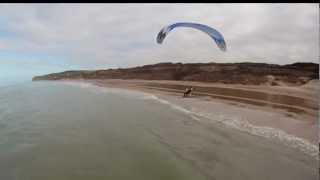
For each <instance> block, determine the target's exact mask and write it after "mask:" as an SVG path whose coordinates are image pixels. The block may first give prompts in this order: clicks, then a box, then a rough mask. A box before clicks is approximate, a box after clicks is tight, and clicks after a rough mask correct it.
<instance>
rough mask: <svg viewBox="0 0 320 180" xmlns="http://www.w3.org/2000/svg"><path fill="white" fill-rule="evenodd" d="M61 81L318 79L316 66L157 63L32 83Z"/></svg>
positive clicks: (67, 74)
mask: <svg viewBox="0 0 320 180" xmlns="http://www.w3.org/2000/svg"><path fill="white" fill-rule="evenodd" d="M63 79H142V80H177V81H198V82H218V83H225V84H246V85H259V84H270V85H282V84H286V85H303V84H305V83H307V82H308V81H310V80H312V79H319V64H315V63H294V64H288V65H276V64H266V63H249V62H245V63H186V64H183V63H158V64H152V65H144V66H138V67H133V68H126V69H120V68H119V69H106V70H94V71H88V70H75V71H64V72H60V73H52V74H47V75H43V76H35V77H33V79H32V80H33V81H38V80H63Z"/></svg>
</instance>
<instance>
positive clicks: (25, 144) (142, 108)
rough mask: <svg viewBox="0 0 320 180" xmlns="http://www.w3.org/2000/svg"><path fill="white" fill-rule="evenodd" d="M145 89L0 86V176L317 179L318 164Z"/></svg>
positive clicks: (41, 84)
mask: <svg viewBox="0 0 320 180" xmlns="http://www.w3.org/2000/svg"><path fill="white" fill-rule="evenodd" d="M199 118H200V117H197V118H195V117H194V116H191V115H190V114H189V113H188V112H187V111H183V110H181V109H179V108H177V107H176V108H172V106H169V105H167V104H164V103H159V101H155V100H154V99H153V98H149V95H147V94H143V93H138V92H133V91H126V90H120V89H105V88H99V87H94V86H91V85H87V84H80V83H75V84H72V83H71V84H70V83H69V84H68V83H67V84H65V83H56V82H50V83H49V82H32V83H25V84H19V85H11V86H6V87H2V88H1V89H0V179H6V180H11V179H12V180H14V179H17V180H20V179H23V180H26V179H30V180H31V179H32V180H37V179H59V180H64V179H76V180H80V179H97V180H98V179H139V180H142V179H148V180H149V179H166V180H170V179H175V180H178V179H183V180H185V179H197V180H201V179H237V180H241V179H244V180H249V179H254V180H255V179H261V180H263V179H281V180H286V179H290V180H291V179H292V180H294V179H301V180H306V179H308V180H309V179H310V180H311V179H318V176H317V174H318V163H317V161H316V160H315V159H314V158H313V157H310V156H308V155H306V154H304V153H302V152H300V151H297V150H295V149H292V148H289V147H287V146H284V145H282V144H280V143H279V142H274V141H271V140H268V139H266V138H261V137H257V136H253V135H250V134H247V133H242V132H240V131H235V130H233V129H228V128H226V127H224V126H221V125H220V124H219V123H210V124H207V123H206V122H205V121H201V119H199Z"/></svg>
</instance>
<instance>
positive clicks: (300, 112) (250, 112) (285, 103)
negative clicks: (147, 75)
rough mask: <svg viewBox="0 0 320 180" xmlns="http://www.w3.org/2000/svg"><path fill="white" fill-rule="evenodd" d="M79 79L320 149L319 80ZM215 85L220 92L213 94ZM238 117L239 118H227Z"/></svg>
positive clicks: (301, 147) (302, 146)
mask: <svg viewBox="0 0 320 180" xmlns="http://www.w3.org/2000/svg"><path fill="white" fill-rule="evenodd" d="M67 81H68V80H67ZM72 81H74V80H72ZM77 82H86V83H90V84H93V85H97V86H100V87H108V88H124V89H130V90H135V91H141V92H145V93H150V94H153V95H155V98H159V99H162V100H165V102H166V103H170V104H171V103H172V104H174V105H177V106H179V107H182V108H184V109H187V110H188V111H189V112H190V113H194V114H195V116H199V115H200V116H202V117H206V118H207V119H208V121H210V119H215V120H217V119H219V120H218V121H221V122H222V123H224V124H227V125H229V126H232V127H233V128H237V129H241V130H243V128H244V129H246V130H245V131H247V132H250V133H253V134H255V135H260V136H265V137H273V138H275V139H280V140H283V139H286V138H287V140H288V141H292V140H293V139H295V140H293V141H292V142H289V144H290V143H291V145H292V143H293V146H296V147H298V148H300V149H302V150H303V151H308V149H309V151H310V147H306V146H311V149H313V151H315V150H316V149H315V148H316V146H317V142H318V134H317V132H318V131H317V130H318V126H317V120H318V104H317V100H318V94H317V88H318V84H317V83H318V82H311V83H312V84H311V83H309V84H307V85H305V86H304V87H299V88H298V87H272V86H244V85H224V84H208V83H198V82H177V81H147V80H118V79H112V80H111V79H109V80H77ZM188 86H193V87H195V91H194V93H193V95H192V97H188V98H182V92H183V91H184V89H185V87H188ZM214 88H216V89H218V90H219V91H217V93H214V92H213V91H214V90H215V89H214ZM232 93H233V94H232ZM234 117H236V119H237V121H236V122H228V119H229V120H230V119H234ZM233 121H234V120H233ZM268 131H270V132H268ZM283 134H285V135H283ZM284 137H285V138H284ZM302 141H303V143H301V142H302ZM299 146H300V147H299ZM314 153H316V152H314Z"/></svg>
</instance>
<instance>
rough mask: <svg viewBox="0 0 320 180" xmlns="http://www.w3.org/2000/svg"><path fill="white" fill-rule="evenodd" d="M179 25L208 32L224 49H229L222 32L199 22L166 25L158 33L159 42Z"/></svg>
mask: <svg viewBox="0 0 320 180" xmlns="http://www.w3.org/2000/svg"><path fill="white" fill-rule="evenodd" d="M177 27H190V28H194V29H198V30H200V31H202V32H204V33H207V34H208V35H209V36H210V37H211V38H212V39H213V40H214V41H215V42H216V44H217V46H218V47H219V48H220V49H221V50H222V51H226V50H227V46H226V42H225V41H224V38H223V36H222V34H221V33H219V32H218V31H217V30H215V29H213V28H212V27H209V26H206V25H203V24H197V23H188V22H180V23H174V24H171V25H169V26H166V27H164V28H162V29H161V31H160V32H159V33H158V36H157V42H158V43H159V44H161V43H162V42H163V40H164V39H165V37H166V36H167V35H168V34H169V32H170V31H172V30H173V29H175V28H177Z"/></svg>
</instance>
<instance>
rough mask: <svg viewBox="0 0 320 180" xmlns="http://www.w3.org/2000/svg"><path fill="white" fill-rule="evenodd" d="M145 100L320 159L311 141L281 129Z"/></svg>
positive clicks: (159, 100)
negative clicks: (272, 141)
mask: <svg viewBox="0 0 320 180" xmlns="http://www.w3.org/2000/svg"><path fill="white" fill-rule="evenodd" d="M144 99H147V100H148V99H149V100H155V101H158V102H160V103H162V104H166V105H168V106H169V107H171V108H172V109H175V110H178V111H180V112H183V113H186V114H189V115H190V116H191V117H192V118H193V119H195V120H197V121H200V119H201V118H205V119H208V120H210V121H214V122H218V123H222V124H223V125H225V126H227V127H230V128H234V129H237V130H240V131H242V132H247V133H250V134H253V135H256V136H260V137H264V138H268V139H272V140H277V141H281V142H282V143H284V144H285V145H287V146H289V147H292V148H296V149H299V150H300V151H302V152H304V153H306V154H308V155H311V156H313V157H316V158H319V157H318V153H319V151H318V147H317V146H316V145H314V144H312V143H310V142H309V141H307V140H305V139H302V138H299V137H296V136H294V135H291V134H288V133H286V132H285V131H283V130H281V129H276V128H271V127H263V126H256V125H253V124H250V123H249V122H248V121H247V120H245V119H242V118H240V117H236V116H230V115H221V114H220V115H215V114H213V113H206V112H195V111H191V110H187V109H185V108H183V107H181V106H179V105H176V104H173V103H171V102H169V101H167V100H164V99H161V98H159V97H157V96H155V95H149V96H146V97H144Z"/></svg>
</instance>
